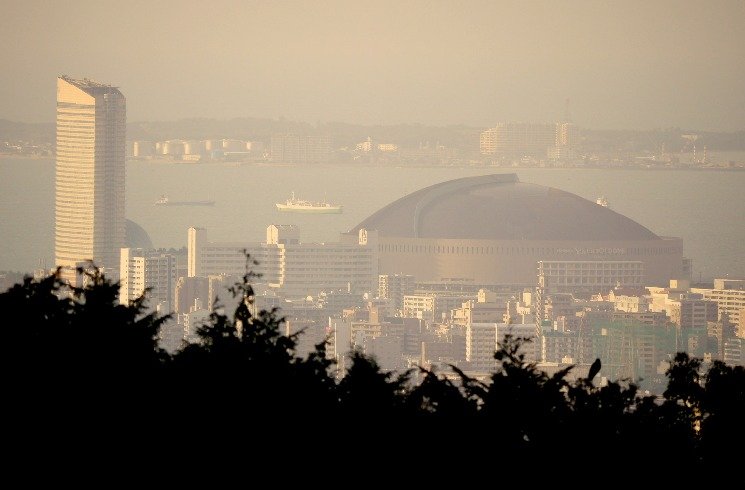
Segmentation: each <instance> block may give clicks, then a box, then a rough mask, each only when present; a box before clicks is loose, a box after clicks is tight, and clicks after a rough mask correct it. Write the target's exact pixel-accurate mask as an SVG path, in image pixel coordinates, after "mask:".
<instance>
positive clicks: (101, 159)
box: [54, 75, 127, 284]
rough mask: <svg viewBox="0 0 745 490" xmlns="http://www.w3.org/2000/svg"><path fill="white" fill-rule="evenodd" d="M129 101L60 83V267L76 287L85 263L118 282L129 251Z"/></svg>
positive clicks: (97, 86)
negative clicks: (126, 181) (126, 207)
mask: <svg viewBox="0 0 745 490" xmlns="http://www.w3.org/2000/svg"><path fill="white" fill-rule="evenodd" d="M126 121H127V118H126V101H125V99H124V95H122V93H121V92H120V91H119V89H118V88H116V87H113V86H111V85H106V84H103V83H99V82H95V81H93V80H89V79H87V78H84V79H82V80H75V79H72V78H69V77H67V76H64V75H63V76H61V77H58V78H57V163H56V172H55V175H56V179H55V213H54V216H55V226H54V242H55V244H54V248H55V250H54V255H55V264H56V265H57V266H62V267H63V272H62V278H63V279H66V280H69V281H70V282H71V283H73V284H74V283H75V280H76V275H75V271H74V269H75V267H76V266H78V265H80V264H81V263H84V262H86V261H93V263H94V264H95V265H96V266H97V267H99V268H103V270H104V273H106V275H107V276H108V277H113V278H116V276H117V275H118V270H119V251H120V249H121V248H122V247H124V246H125V227H126V221H125V217H124V177H125V172H124V152H125V146H126V144H125V136H126Z"/></svg>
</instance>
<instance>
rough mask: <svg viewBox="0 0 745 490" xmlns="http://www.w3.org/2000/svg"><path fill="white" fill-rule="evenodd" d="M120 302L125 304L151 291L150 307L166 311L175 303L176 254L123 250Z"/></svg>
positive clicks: (170, 309)
mask: <svg viewBox="0 0 745 490" xmlns="http://www.w3.org/2000/svg"><path fill="white" fill-rule="evenodd" d="M119 282H120V285H119V301H120V302H121V304H123V305H126V304H129V303H130V302H132V301H134V300H136V299H137V298H139V297H140V296H142V295H143V294H145V291H146V290H148V291H149V292H148V295H147V298H148V302H147V305H148V306H150V307H153V308H154V307H156V306H160V311H161V312H162V313H163V314H166V313H171V312H172V311H173V310H174V305H175V288H176V257H174V256H173V255H171V254H168V253H163V252H159V251H157V250H143V249H133V248H123V249H121V260H120V265H119Z"/></svg>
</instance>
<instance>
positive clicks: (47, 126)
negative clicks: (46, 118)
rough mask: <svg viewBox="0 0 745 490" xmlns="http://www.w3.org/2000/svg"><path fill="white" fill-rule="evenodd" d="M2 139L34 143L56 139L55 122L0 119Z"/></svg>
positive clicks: (50, 141)
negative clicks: (24, 121)
mask: <svg viewBox="0 0 745 490" xmlns="http://www.w3.org/2000/svg"><path fill="white" fill-rule="evenodd" d="M0 141H26V142H29V143H34V144H44V143H52V142H53V141H54V123H22V122H15V121H8V120H7V119H0Z"/></svg>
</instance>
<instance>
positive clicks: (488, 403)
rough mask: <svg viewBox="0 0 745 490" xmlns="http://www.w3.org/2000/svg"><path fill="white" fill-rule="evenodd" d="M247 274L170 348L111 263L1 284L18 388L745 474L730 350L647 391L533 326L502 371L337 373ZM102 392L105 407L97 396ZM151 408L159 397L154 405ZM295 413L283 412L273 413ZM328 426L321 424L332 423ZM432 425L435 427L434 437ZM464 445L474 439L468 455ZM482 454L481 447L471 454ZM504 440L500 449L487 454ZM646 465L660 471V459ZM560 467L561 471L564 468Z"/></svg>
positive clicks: (686, 362) (740, 393) (540, 453)
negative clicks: (562, 351) (261, 302)
mask: <svg viewBox="0 0 745 490" xmlns="http://www.w3.org/2000/svg"><path fill="white" fill-rule="evenodd" d="M251 264H255V263H254V262H252V261H251V260H250V257H248V256H247V272H246V274H245V275H244V277H243V279H242V281H241V282H239V283H237V284H235V285H234V287H233V288H232V289H231V292H232V294H234V295H235V296H236V297H237V298H238V299H239V301H238V306H237V307H236V309H235V311H234V312H232V314H231V315H230V316H229V315H228V314H226V313H225V312H224V311H223V308H221V307H220V303H219V300H218V301H217V307H216V308H215V311H214V312H213V313H212V314H211V315H210V317H209V319H208V320H207V321H206V322H205V324H204V325H202V326H201V327H200V328H199V329H198V332H197V334H198V340H197V341H196V342H192V343H186V344H184V345H183V346H182V347H181V348H180V349H179V350H178V351H177V352H175V353H173V354H168V353H167V352H166V351H164V350H163V349H161V348H160V347H159V346H158V334H159V330H160V328H161V327H162V326H163V324H164V322H165V321H167V320H168V318H167V317H159V316H157V315H156V314H154V313H152V312H150V311H149V310H148V308H147V299H146V298H147V294H146V295H144V296H143V297H142V298H139V299H137V300H136V301H133V302H132V303H131V304H128V305H121V304H119V295H118V293H119V284H117V283H113V282H111V281H109V280H107V279H106V278H105V277H104V276H103V275H101V274H99V273H97V272H87V271H90V270H94V271H95V268H93V269H90V268H84V269H80V270H79V271H78V272H79V273H80V274H81V275H83V276H84V277H85V278H86V285H85V286H84V287H80V288H77V287H70V286H68V285H66V284H64V283H62V281H61V280H60V276H59V271H57V273H55V274H52V275H50V276H49V277H46V278H43V279H40V280H33V279H31V278H25V279H24V280H23V282H22V283H19V284H16V285H14V286H13V287H11V288H10V289H8V290H7V291H5V292H2V293H0V308H2V311H4V312H12V314H8V315H5V316H3V319H2V332H3V335H2V337H0V338H2V342H3V344H2V352H3V356H2V359H3V364H4V367H5V369H4V371H3V372H4V373H6V377H5V378H6V381H5V388H6V395H7V396H8V397H9V399H11V400H14V406H17V407H19V409H18V411H19V413H21V412H22V411H23V410H22V408H23V407H26V408H28V407H29V406H37V407H38V406H41V407H51V408H52V409H54V410H57V409H58V408H59V407H64V406H68V407H69V406H74V407H78V408H80V407H87V406H90V404H92V403H93V404H100V403H101V402H102V400H104V402H105V403H108V404H109V406H117V407H120V406H121V405H123V406H126V407H128V408H129V409H130V410H134V411H136V410H140V411H142V413H145V414H147V415H148V417H150V418H152V417H154V416H155V415H154V414H155V413H158V414H169V415H172V414H174V413H187V414H188V415H189V416H188V417H185V418H190V420H192V421H193V422H194V423H196V424H199V426H200V427H219V426H220V425H221V424H222V423H224V422H225V421H231V423H233V424H236V426H237V427H248V426H252V427H257V426H258V427H261V426H263V425H266V424H269V425H268V426H270V427H273V428H274V429H273V430H280V429H277V427H284V429H285V430H284V431H282V434H283V436H287V434H288V430H289V431H291V430H300V429H301V428H303V427H306V428H307V427H312V428H313V430H314V431H316V432H313V433H312V434H309V436H308V437H309V438H310V439H309V440H315V439H317V438H318V437H319V434H320V432H317V430H318V427H319V426H320V427H325V428H326V430H330V429H329V427H334V424H337V425H339V424H340V425H342V426H345V427H358V426H359V425H360V424H362V423H363V422H364V424H366V425H365V426H366V427H368V428H369V427H371V426H370V424H372V423H374V424H375V430H374V431H373V432H371V434H373V435H374V436H375V437H381V436H383V435H385V437H388V438H391V437H401V435H402V434H407V435H409V436H411V435H412V432H411V431H412V430H414V429H421V428H424V429H425V431H421V433H420V434H417V437H416V438H414V439H412V440H416V441H418V444H420V445H422V444H429V445H434V444H445V443H447V442H452V443H453V445H452V446H451V447H453V448H455V447H457V448H473V447H475V446H474V444H477V442H476V441H481V442H478V444H483V443H485V442H486V441H488V444H489V446H488V447H490V448H492V450H493V451H496V450H497V449H495V448H499V451H500V453H501V454H509V455H511V459H505V460H504V461H510V462H511V463H515V462H526V461H529V462H531V464H535V462H536V461H539V462H540V464H541V465H543V466H544V467H551V466H552V465H555V467H554V469H556V471H559V468H567V467H572V466H573V465H574V466H576V465H577V463H578V462H579V461H581V463H582V465H584V466H583V467H584V468H589V467H598V468H599V467H603V466H605V465H608V464H611V463H614V462H615V463H617V462H618V461H626V459H624V458H630V457H631V458H632V459H633V461H634V462H635V465H636V466H635V468H636V471H637V473H622V474H620V475H616V476H615V477H614V478H615V479H616V480H618V481H623V479H624V478H623V477H624V476H628V481H633V479H634V478H638V476H639V474H640V473H638V472H642V473H643V474H644V475H645V477H649V476H650V471H648V470H650V468H653V467H655V465H657V467H659V465H660V464H663V463H666V462H675V464H676V465H683V467H685V468H686V471H685V472H676V471H673V470H670V471H669V472H668V473H664V474H663V475H657V476H658V477H659V478H658V479H657V482H664V483H671V482H673V483H687V484H690V483H691V482H696V481H709V482H711V481H735V482H738V483H742V482H743V477H742V476H740V475H741V472H738V471H736V468H737V465H736V463H737V462H738V461H739V458H740V457H741V456H740V453H739V452H738V451H736V450H730V449H727V448H728V447H731V446H732V445H733V444H735V445H736V444H741V443H742V441H743V440H745V422H744V421H745V418H744V417H743V413H745V369H743V367H741V366H730V365H726V364H724V363H722V362H720V361H715V362H713V363H712V364H711V365H710V366H709V367H708V369H706V370H704V366H703V363H702V361H701V360H700V359H697V358H691V357H689V356H688V355H687V354H685V353H678V354H677V355H676V356H675V358H674V359H673V361H672V362H671V364H670V367H669V369H668V370H667V373H666V375H667V377H668V385H667V389H666V390H665V392H664V393H663V394H662V395H661V396H643V395H642V394H640V393H639V390H638V387H637V386H636V385H635V384H634V383H632V382H629V381H627V380H618V381H613V382H608V383H597V384H596V383H595V382H594V378H595V377H596V375H597V373H598V372H599V371H601V369H602V363H601V360H597V361H596V362H595V363H594V364H593V366H592V367H591V368H590V371H589V373H588V376H587V377H586V378H581V377H580V378H578V379H575V380H571V377H570V374H571V373H572V371H573V369H575V368H574V367H573V366H570V367H567V368H565V369H562V370H560V371H558V372H556V373H555V374H552V375H549V374H547V373H545V372H544V371H542V370H540V369H539V368H538V366H537V365H536V364H535V363H532V362H528V361H526V358H525V355H524V354H523V347H524V346H525V345H526V342H527V340H526V339H521V338H515V337H512V336H509V335H508V336H505V338H504V339H503V340H502V341H501V342H500V343H499V345H498V348H497V350H496V352H495V360H496V366H497V367H496V369H495V371H494V372H493V373H491V375H490V376H489V378H488V379H487V380H478V379H476V378H473V377H471V376H469V375H468V374H467V373H465V372H463V371H461V370H460V369H458V367H456V366H451V367H452V369H451V370H450V372H436V371H434V370H429V369H425V368H418V369H417V370H415V371H406V372H404V373H392V372H385V371H383V370H382V369H381V368H380V366H379V365H378V364H377V363H376V361H375V359H374V358H371V357H369V356H366V355H365V354H363V353H362V352H359V351H353V352H351V353H350V357H351V365H350V367H349V369H348V371H347V372H346V374H345V375H344V376H343V377H342V378H341V379H340V380H338V381H337V379H336V377H335V373H334V362H333V361H332V360H330V359H329V358H328V356H327V355H326V352H325V347H326V343H325V342H322V343H320V344H318V345H317V346H316V348H315V350H314V351H313V352H311V353H310V354H308V355H307V356H306V357H300V356H298V355H297V353H296V346H297V338H298V335H301V333H298V334H293V335H289V336H288V335H284V334H283V333H282V332H283V329H282V325H283V322H284V320H283V318H282V317H281V316H280V311H278V310H277V309H271V310H262V311H256V308H255V303H254V291H253V288H252V286H251V282H252V281H253V280H255V279H256V277H257V276H256V275H254V274H253V273H252V272H251V271H250V266H251ZM96 406H97V405H96ZM143 407H148V408H147V409H146V410H145V409H144V408H143ZM277 420H279V421H282V422H283V424H284V425H279V426H277V425H272V422H270V421H277ZM319 424H320V425H319ZM422 434H424V436H422ZM459 454H460V453H459ZM468 454H469V457H471V458H473V457H474V453H473V452H470V453H468ZM479 454H482V455H483V454H491V453H488V452H487V453H479ZM645 471H646V472H645ZM549 473H550V472H549Z"/></svg>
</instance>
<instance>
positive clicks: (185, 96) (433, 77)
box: [0, 0, 745, 131]
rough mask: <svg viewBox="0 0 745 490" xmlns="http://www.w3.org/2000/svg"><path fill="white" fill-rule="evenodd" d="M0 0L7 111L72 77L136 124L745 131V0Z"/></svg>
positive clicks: (40, 114) (42, 117)
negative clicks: (110, 89) (563, 123)
mask: <svg viewBox="0 0 745 490" xmlns="http://www.w3.org/2000/svg"><path fill="white" fill-rule="evenodd" d="M0 2H1V6H2V8H1V9H0V45H1V46H2V48H0V63H1V64H2V76H0V118H2V119H11V120H16V121H27V122H44V121H47V122H51V121H53V120H54V111H55V77H56V76H57V75H60V74H67V75H69V76H72V77H76V78H78V77H79V78H83V77H88V78H93V79H96V80H99V81H102V82H106V83H111V84H113V85H117V86H119V87H120V88H121V90H122V92H124V94H125V96H126V97H127V108H128V120H129V121H142V120H173V119H180V118H185V117H209V118H232V117H243V116H248V117H270V118H278V117H285V118H288V119H294V120H302V121H308V122H316V121H320V122H328V121H344V122H357V123H363V124H395V123H424V124H433V125H448V124H467V125H471V126H491V125H493V124H494V123H496V122H499V121H538V122H543V121H554V120H557V119H558V118H560V117H561V116H562V114H563V112H564V101H565V99H566V98H569V99H570V109H571V115H572V118H573V120H574V121H575V122H576V123H577V124H579V125H580V126H583V127H590V128H616V129H623V128H638V129H651V128H660V127H670V126H680V127H682V128H688V129H698V130H721V131H733V130H742V129H745V1H743V0H733V1H717V0H713V1H649V0H643V1H636V0H623V1H621V0H619V1H615V2H601V1H579V0H571V1H558V0H557V1H540V2H538V1H534V2H531V1H514V2H513V1H501V0H491V1H483V2H482V1H449V2H445V1H408V2H407V1H403V0H399V1H393V2H387V1H379V0H373V1H365V2H361V1H354V0H345V1H302V2H294V1H293V2H289V1H256V2H250V1H226V0H210V1H209V2H204V1H198V2H197V1H188V0H183V1H155V0H148V1H138V0H125V1H117V2H111V1H107V0H95V1H76V0H66V1H59V2H57V1H53V0H48V1H39V0H0Z"/></svg>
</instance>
